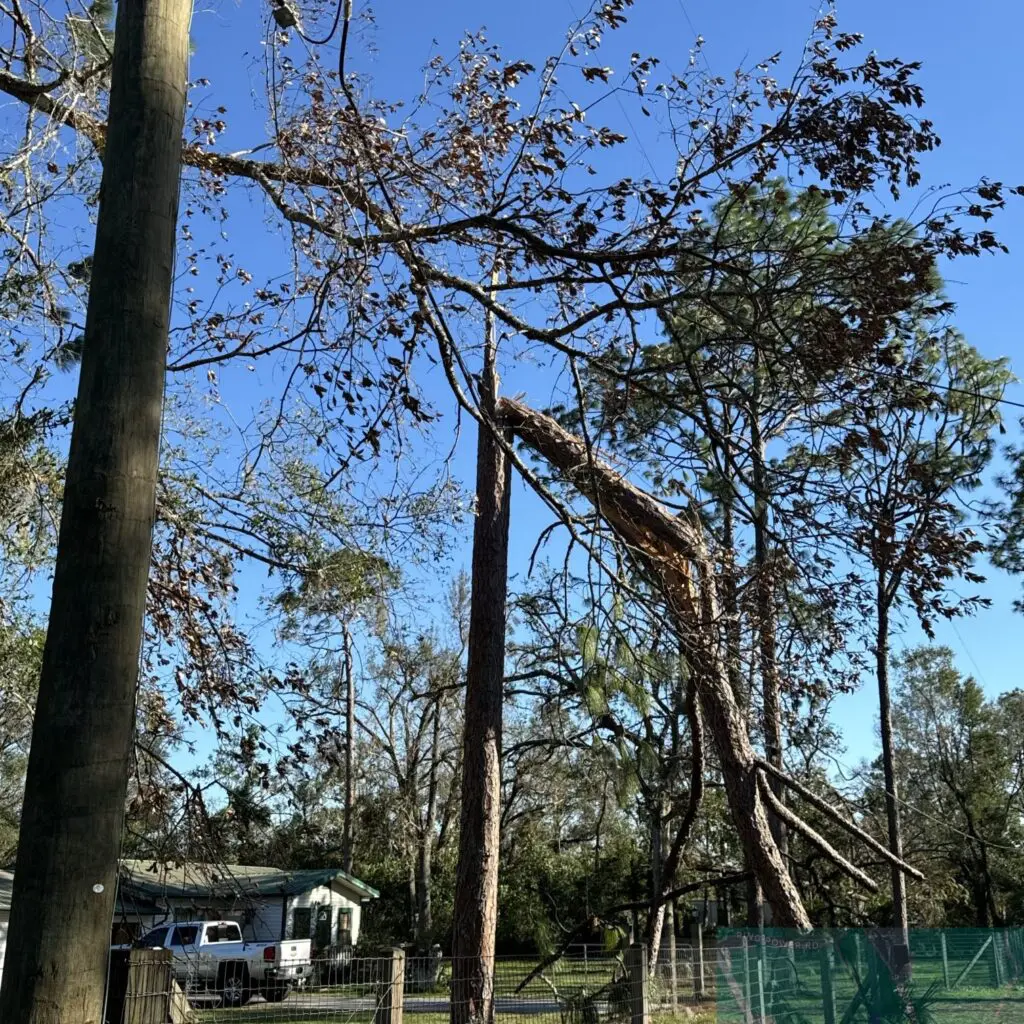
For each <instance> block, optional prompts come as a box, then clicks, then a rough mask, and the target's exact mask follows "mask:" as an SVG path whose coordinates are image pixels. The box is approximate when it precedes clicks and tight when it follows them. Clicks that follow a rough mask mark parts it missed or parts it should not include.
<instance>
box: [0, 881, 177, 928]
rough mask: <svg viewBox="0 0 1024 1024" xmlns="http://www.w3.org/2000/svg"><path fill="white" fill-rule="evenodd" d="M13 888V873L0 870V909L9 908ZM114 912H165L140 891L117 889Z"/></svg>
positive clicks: (149, 914)
mask: <svg viewBox="0 0 1024 1024" xmlns="http://www.w3.org/2000/svg"><path fill="white" fill-rule="evenodd" d="M13 890H14V875H12V874H11V872H10V871H0V911H8V910H10V909H11V894H12V892H13ZM115 912H116V914H117V916H118V917H122V916H124V915H126V914H137V915H139V916H145V917H157V916H159V915H160V914H163V913H165V910H164V908H163V907H161V906H159V904H156V903H154V902H153V901H152V900H149V899H147V898H146V897H145V896H143V895H142V894H141V893H140V894H136V893H129V892H125V893H122V892H121V891H120V890H118V894H117V906H116V911H115Z"/></svg>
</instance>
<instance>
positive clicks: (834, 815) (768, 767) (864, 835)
mask: <svg viewBox="0 0 1024 1024" xmlns="http://www.w3.org/2000/svg"><path fill="white" fill-rule="evenodd" d="M760 767H761V768H762V769H763V770H764V771H766V772H768V774H769V775H774V776H775V777H776V778H777V779H778V780H779V781H780V782H781V783H782V784H783V785H784V786H785V787H786V788H787V789H791V790H792V791H793V792H794V793H796V795H797V796H798V797H800V798H801V799H802V800H806V801H807V803H809V804H810V805H811V806H812V807H813V808H814V809H815V810H816V811H819V812H820V813H821V814H823V815H825V817H826V818H828V819H829V821H831V822H832V823H833V824H835V825H838V826H839V827H840V828H841V829H844V830H845V831H846V832H849V833H850V835H852V836H854V837H855V838H856V839H859V840H860V841H861V842H862V843H863V844H864V845H865V846H867V847H868V848H869V849H871V850H873V851H874V852H875V853H877V854H878V855H879V856H880V857H884V858H885V859H886V860H887V861H888V862H889V863H890V864H893V865H894V866H895V867H898V868H899V869H900V870H901V871H903V872H905V873H906V874H908V875H912V876H913V877H914V878H916V879H918V881H921V882H923V881H925V877H924V874H923V873H922V872H920V871H918V870H917V868H915V867H913V866H912V865H910V864H908V863H907V862H906V861H905V860H902V859H901V858H899V857H897V856H896V854H895V853H893V852H892V850H890V849H888V848H887V847H886V846H884V845H883V844H882V843H880V842H879V841H878V840H877V839H875V837H874V836H872V835H871V834H870V833H868V832H866V831H865V830H864V829H862V828H861V827H860V826H859V825H858V824H857V823H856V822H853V821H850V819H849V818H847V817H845V816H844V815H842V814H840V813H839V811H837V810H836V809H835V808H834V807H833V806H832V805H831V804H829V803H828V802H827V801H825V800H823V799H822V798H821V797H820V796H818V794H817V793H815V792H814V791H813V790H810V789H808V788H807V787H806V786H805V785H803V783H801V782H797V780H796V779H794V778H792V777H791V776H789V775H787V774H786V773H785V772H783V771H779V769H778V768H776V767H775V765H773V764H770V763H769V762H768V761H764V760H762V761H761V762H760Z"/></svg>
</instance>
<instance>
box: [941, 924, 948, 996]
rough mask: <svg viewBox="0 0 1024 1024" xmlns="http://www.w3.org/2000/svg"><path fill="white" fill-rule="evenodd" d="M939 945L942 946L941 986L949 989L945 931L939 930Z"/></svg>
mask: <svg viewBox="0 0 1024 1024" xmlns="http://www.w3.org/2000/svg"><path fill="white" fill-rule="evenodd" d="M939 945H940V946H941V947H942V987H943V988H945V989H946V991H947V992H948V991H949V951H948V950H947V949H946V933H945V931H940V932H939Z"/></svg>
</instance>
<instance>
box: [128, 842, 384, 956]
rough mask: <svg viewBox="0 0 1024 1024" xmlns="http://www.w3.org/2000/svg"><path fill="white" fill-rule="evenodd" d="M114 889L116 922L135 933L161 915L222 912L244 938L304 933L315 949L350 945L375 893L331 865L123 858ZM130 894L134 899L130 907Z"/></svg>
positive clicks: (172, 917) (161, 918)
mask: <svg viewBox="0 0 1024 1024" xmlns="http://www.w3.org/2000/svg"><path fill="white" fill-rule="evenodd" d="M119 893H120V896H121V901H120V902H121V904H122V908H121V910H122V923H123V924H124V925H125V926H126V927H128V926H131V927H132V930H133V931H136V932H137V933H141V932H142V931H145V930H147V929H148V928H150V927H156V925H158V924H160V923H161V922H162V921H164V920H179V921H180V920H185V919H188V918H208V917H214V918H217V917H222V918H230V919H233V920H237V921H238V922H239V923H240V924H241V925H242V931H243V934H244V935H245V936H246V938H249V939H253V940H257V941H258V940H278V939H283V938H310V939H312V940H313V948H314V950H315V951H319V950H321V949H325V948H326V947H328V946H344V947H351V946H354V945H355V944H356V943H357V942H358V941H359V929H360V925H361V923H362V908H363V904H364V903H367V902H369V901H370V900H372V899H376V898H377V896H378V893H377V891H376V890H375V889H373V888H372V887H371V886H369V885H367V884H366V883H365V882H361V881H360V880H359V879H358V878H353V877H352V876H351V875H348V874H346V873H345V872H344V871H341V870H339V869H337V868H315V869H305V870H298V871H283V870H281V869H280V868H272V867H249V866H243V865H236V864H223V865H216V866H215V865H211V864H196V863H189V864H154V863H152V862H147V861H125V862H124V863H123V865H122V873H121V882H120V888H119ZM133 901H137V902H138V905H139V908H138V912H136V913H132V903H133ZM154 905H156V907H157V911H158V912H157V913H155V914H154V913H152V912H151V910H152V908H153V906H154Z"/></svg>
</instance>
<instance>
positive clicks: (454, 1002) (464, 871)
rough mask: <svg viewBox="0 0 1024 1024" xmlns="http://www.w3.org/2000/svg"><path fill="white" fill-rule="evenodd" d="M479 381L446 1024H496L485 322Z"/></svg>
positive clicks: (497, 704)
mask: <svg viewBox="0 0 1024 1024" xmlns="http://www.w3.org/2000/svg"><path fill="white" fill-rule="evenodd" d="M484 363H485V365H484V372H483V374H482V375H481V386H480V390H481V407H482V410H481V411H482V412H483V415H484V419H485V421H484V422H481V423H480V424H479V426H478V432H477V463H476V497H477V508H476V523H475V524H474V528H473V565H472V598H471V602H470V613H469V653H468V658H467V666H466V713H465V722H464V725H463V760H462V815H461V819H460V820H461V828H460V832H459V859H458V866H457V868H456V876H455V907H454V921H453V924H454V936H453V941H452V997H451V1020H452V1024H466V1022H469V1021H474V1022H484V1024H490V1022H491V1021H493V1019H494V984H493V978H494V940H495V931H496V928H497V918H498V853H499V842H500V827H501V725H502V699H503V688H504V676H505V602H506V596H507V587H508V530H509V498H510V487H511V475H510V471H511V466H510V464H509V462H508V459H507V457H506V454H505V449H504V447H503V446H502V444H501V441H500V439H499V437H497V436H496V435H495V431H496V430H498V429H500V427H499V426H498V423H499V416H498V411H497V385H498V381H497V374H496V372H495V367H494V342H493V328H492V327H491V326H490V325H489V330H488V338H487V340H486V351H485V360H484Z"/></svg>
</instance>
